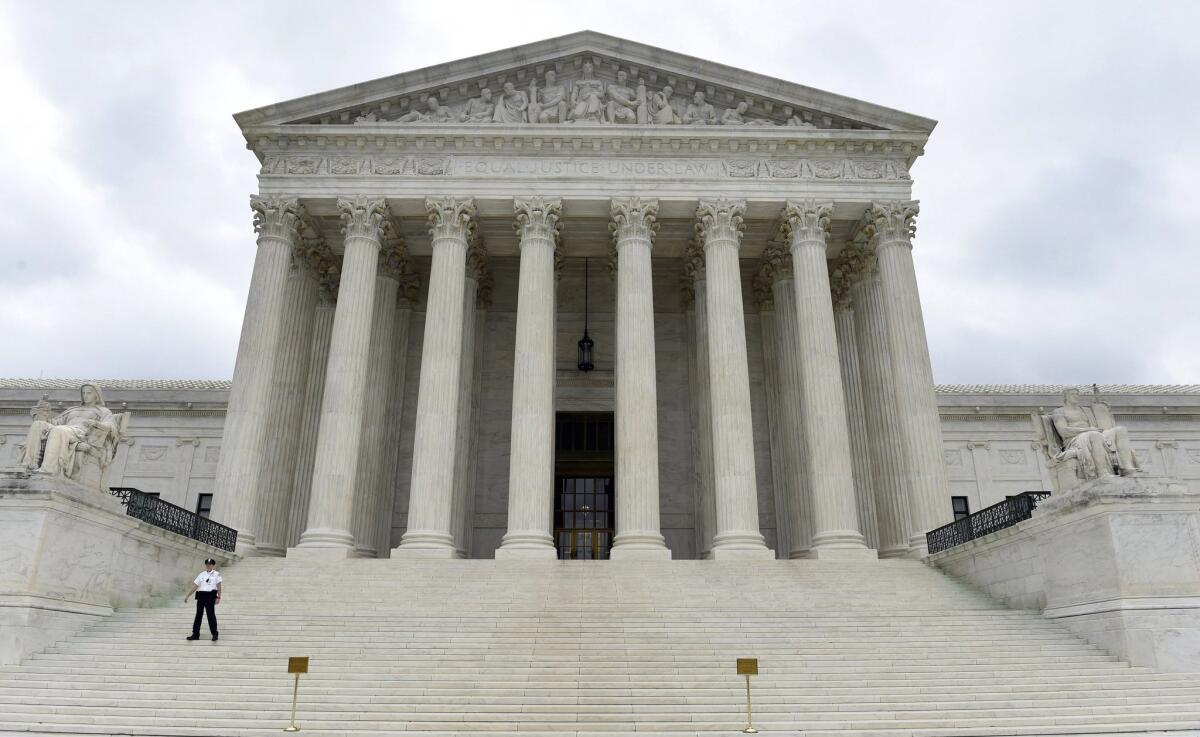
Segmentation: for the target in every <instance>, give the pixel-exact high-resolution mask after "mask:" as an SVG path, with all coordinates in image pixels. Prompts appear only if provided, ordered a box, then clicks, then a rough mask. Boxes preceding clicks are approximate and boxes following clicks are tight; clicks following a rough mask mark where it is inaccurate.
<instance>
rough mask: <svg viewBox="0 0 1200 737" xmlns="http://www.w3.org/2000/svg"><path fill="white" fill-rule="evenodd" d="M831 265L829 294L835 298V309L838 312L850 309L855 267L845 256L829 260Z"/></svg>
mask: <svg viewBox="0 0 1200 737" xmlns="http://www.w3.org/2000/svg"><path fill="white" fill-rule="evenodd" d="M828 265H829V294H830V297H831V298H832V299H833V309H834V311H836V312H840V311H842V310H848V309H850V304H851V298H850V287H851V286H853V284H854V281H855V277H854V267H853V266H851V265H850V264H849V263H847V262H846V260H845V259H844V258H841V257H839V258H837V259H834V260H833V261H829V262H828Z"/></svg>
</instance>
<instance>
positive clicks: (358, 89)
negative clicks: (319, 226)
mask: <svg viewBox="0 0 1200 737" xmlns="http://www.w3.org/2000/svg"><path fill="white" fill-rule="evenodd" d="M588 51H591V52H595V53H598V54H605V55H617V54H626V55H629V56H633V57H643V58H645V59H646V60H647V63H649V57H652V56H653V57H655V58H656V60H655V66H658V67H660V68H664V69H668V70H671V71H674V72H676V73H678V74H679V75H680V76H691V77H703V78H707V79H709V80H711V81H713V82H716V83H722V84H727V85H729V86H731V87H746V86H747V82H748V81H749V86H752V87H753V86H756V87H757V88H758V91H760V92H761V93H762V94H763V95H764V96H774V97H780V98H784V99H788V98H791V99H795V100H798V101H800V100H803V101H808V100H813V104H812V107H816V108H819V109H824V110H826V111H827V112H829V113H832V114H834V115H839V116H843V117H847V118H852V119H858V120H862V121H863V122H866V123H871V124H873V125H880V126H883V127H888V128H893V129H898V130H908V131H919V132H923V133H930V132H932V131H933V129H934V127H935V126H936V125H937V121H936V120H932V119H930V118H924V117H921V116H919V115H914V114H912V113H906V112H904V111H902V110H895V109H893V108H888V107H884V106H882V105H876V104H874V103H870V102H866V101H863V100H858V99H855V98H853V97H847V96H845V95H839V94H836V93H833V92H826V91H825V90H821V89H817V88H815V87H808V86H805V85H801V84H797V83H795V82H788V81H786V80H782V79H778V78H775V77H769V76H767V75H764V74H758V73H756V72H750V71H747V70H744V69H739V68H737V67H731V66H728V65H726V64H719V63H717V62H712V61H707V60H704V59H700V58H697V57H694V56H688V55H686V54H680V53H678V52H674V51H670V50H668V49H663V48H659V47H657V46H650V45H649V44H643V43H638V42H636V41H630V40H628V39H623V38H618V37H616V36H609V35H606V34H603V33H598V32H596V31H586V30H585V31H579V32H576V33H569V34H567V35H564V36H556V37H554V38H548V39H544V40H542V41H535V42H533V43H528V44H522V45H520V46H514V47H512V48H508V49H502V50H498V51H491V52H488V53H485V54H479V55H476V56H471V57H466V58H464V59H457V60H455V61H450V62H444V63H442V64H435V65H433V66H428V67H424V68H421V69H415V70H412V71H408V72H401V73H399V74H393V75H389V76H386V77H379V78H377V79H373V80H370V81H366V82H360V83H357V84H353V85H347V86H344V87H337V88H335V89H332V90H326V91H324V92H317V93H314V94H311V95H305V96H303V97H297V98H293V99H291V100H284V101H282V102H277V103H274V104H271V105H266V106H263V107H258V108H254V109H251V110H246V111H243V112H240V113H237V114H235V115H234V116H233V118H234V120H235V121H236V122H237V124H238V126H239V127H241V128H242V129H243V130H244V129H246V128H248V127H251V126H256V125H264V124H273V123H274V124H281V123H282V122H284V121H286V120H292V119H296V118H302V117H305V116H306V115H315V114H318V113H320V112H323V111H325V110H328V109H330V108H337V107H344V106H350V105H358V104H368V103H369V102H370V101H371V100H373V99H375V98H383V97H393V96H395V95H396V94H403V90H405V89H412V90H413V91H416V90H419V89H425V88H428V87H431V86H445V85H452V84H456V83H457V82H459V81H461V80H462V79H468V78H471V77H475V76H478V75H479V67H480V66H523V65H528V64H536V63H540V62H545V61H549V60H552V59H556V58H559V57H562V56H567V55H570V54H577V53H583V52H588ZM747 78H748V80H747ZM398 90H400V92H398ZM816 101H819V104H818V103H817V102H816Z"/></svg>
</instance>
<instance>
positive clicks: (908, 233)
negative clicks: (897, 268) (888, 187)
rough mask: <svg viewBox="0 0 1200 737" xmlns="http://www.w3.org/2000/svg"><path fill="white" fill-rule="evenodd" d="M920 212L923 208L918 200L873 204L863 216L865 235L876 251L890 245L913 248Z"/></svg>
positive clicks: (888, 201)
mask: <svg viewBox="0 0 1200 737" xmlns="http://www.w3.org/2000/svg"><path fill="white" fill-rule="evenodd" d="M920 211H921V206H920V204H919V203H918V202H917V201H916V200H887V201H884V202H872V203H871V206H870V207H868V208H867V211H866V213H864V214H863V221H862V226H861V227H862V231H863V234H864V235H865V236H866V237H867V238H869V239H870V243H871V245H873V246H874V247H875V248H876V249H879V248H880V247H882V246H888V245H896V246H908V247H909V248H912V239H913V236H915V235H916V234H917V222H916V220H917V213H919V212H920Z"/></svg>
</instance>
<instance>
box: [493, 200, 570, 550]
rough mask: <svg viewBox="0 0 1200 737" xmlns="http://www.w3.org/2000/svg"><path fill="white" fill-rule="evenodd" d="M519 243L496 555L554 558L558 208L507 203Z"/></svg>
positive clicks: (558, 205)
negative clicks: (504, 525)
mask: <svg viewBox="0 0 1200 737" xmlns="http://www.w3.org/2000/svg"><path fill="white" fill-rule="evenodd" d="M513 206H514V209H515V211H516V214H517V225H516V227H517V232H518V235H519V236H520V240H521V270H520V277H519V278H520V284H519V286H518V289H517V344H516V353H515V357H514V360H513V400H512V401H513V405H512V434H511V438H512V448H511V451H510V454H509V459H510V460H509V474H508V532H507V533H506V534H505V535H504V538H503V539H502V540H501V542H500V547H499V548H498V549H497V550H496V557H497V558H512V557H526V558H550V559H553V558H556V557H557V555H558V554H557V551H556V549H555V547H554V538H553V536H552V530H551V524H552V522H553V516H554V339H555V336H554V333H555V324H554V310H555V283H554V246H555V241H556V234H557V228H558V220H559V216H560V213H561V212H562V205H561V203H560V202H559V201H558V200H551V199H545V198H540V197H531V198H529V199H525V200H517V201H515V202H514V203H513Z"/></svg>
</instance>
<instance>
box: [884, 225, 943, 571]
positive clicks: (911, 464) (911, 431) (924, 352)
mask: <svg viewBox="0 0 1200 737" xmlns="http://www.w3.org/2000/svg"><path fill="white" fill-rule="evenodd" d="M917 212H918V208H917V204H916V203H915V202H887V203H875V204H873V205H872V207H871V209H870V211H868V218H870V221H871V225H872V226H873V228H874V241H875V253H876V257H877V258H878V260H879V278H880V283H881V285H882V288H883V301H884V307H885V309H884V315H885V317H886V322H887V329H888V344H889V346H890V347H891V353H892V376H893V379H894V381H895V385H896V406H897V409H898V410H899V414H900V423H901V425H900V427H901V432H902V435H903V447H904V450H905V455H906V461H907V464H906V469H905V470H906V471H907V473H908V482H909V489H908V490H909V493H910V495H911V496H910V499H909V513H910V515H911V519H910V522H911V523H912V525H913V528H912V529H911V530H910V531H909V543H910V546H911V548H912V549H913V551H914V553H915V554H918V555H924V554H925V553H926V551H927V547H926V544H925V533H926V532H928V531H930V530H932V529H934V528H937V527H940V526H941V525H944V524H946V523H948V522H950V521H951V518H952V516H953V513H952V510H951V508H950V483H949V480H948V479H947V476H946V462H945V455H944V453H943V449H942V427H941V418H940V416H939V414H938V406H937V398H936V397H935V395H934V392H933V367H932V365H931V364H930V361H929V343H928V340H927V339H926V336H925V321H924V317H923V315H922V314H921V297H920V294H919V292H918V290H917V273H916V269H915V267H914V265H913V259H912V235H913V230H914V226H913V220H914V218H915V217H916V215H917Z"/></svg>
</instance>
